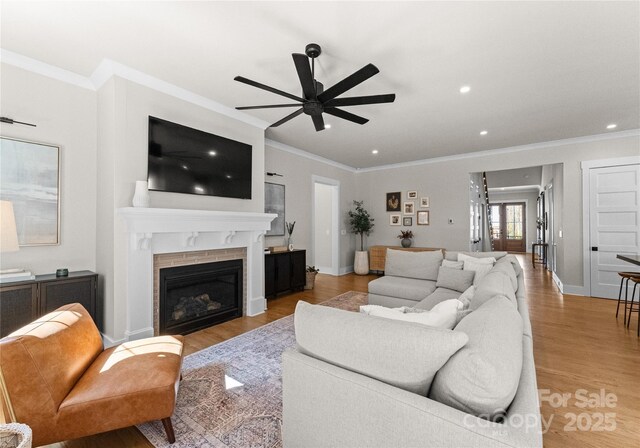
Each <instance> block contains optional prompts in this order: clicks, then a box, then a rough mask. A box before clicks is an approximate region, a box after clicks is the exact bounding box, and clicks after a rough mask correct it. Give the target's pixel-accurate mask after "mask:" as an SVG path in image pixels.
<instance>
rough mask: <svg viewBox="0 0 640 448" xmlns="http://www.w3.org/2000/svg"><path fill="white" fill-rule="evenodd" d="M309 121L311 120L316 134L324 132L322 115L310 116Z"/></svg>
mask: <svg viewBox="0 0 640 448" xmlns="http://www.w3.org/2000/svg"><path fill="white" fill-rule="evenodd" d="M311 119H312V120H313V125H314V126H315V127H316V132H317V131H324V119H323V118H322V114H320V115H311Z"/></svg>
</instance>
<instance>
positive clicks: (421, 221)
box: [418, 210, 429, 226]
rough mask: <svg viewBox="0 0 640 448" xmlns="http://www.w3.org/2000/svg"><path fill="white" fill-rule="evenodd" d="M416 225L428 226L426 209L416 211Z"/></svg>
mask: <svg viewBox="0 0 640 448" xmlns="http://www.w3.org/2000/svg"><path fill="white" fill-rule="evenodd" d="M418 225H419V226H428V225H429V212H428V211H426V210H421V211H419V212H418Z"/></svg>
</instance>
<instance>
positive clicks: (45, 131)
mask: <svg viewBox="0 0 640 448" xmlns="http://www.w3.org/2000/svg"><path fill="white" fill-rule="evenodd" d="M1 70H2V77H1V81H0V82H1V84H0V90H1V92H2V95H1V97H0V109H1V114H2V116H3V117H9V118H13V119H14V120H19V121H25V122H29V123H34V124H36V125H37V127H35V128H34V127H31V126H23V125H18V124H13V125H10V124H5V123H2V124H0V134H1V135H2V136H3V137H11V138H17V139H22V140H28V141H33V142H38V143H47V144H52V145H56V146H59V147H60V230H61V237H60V245H58V246H41V247H23V248H21V249H20V251H18V252H13V253H4V254H2V260H1V261H2V263H1V264H2V268H12V267H23V268H28V269H30V270H31V271H32V272H34V273H35V274H47V273H53V272H55V270H56V268H63V267H66V268H68V269H69V270H71V271H78V270H84V269H88V270H95V269H96V231H95V227H96V200H95V198H96V94H95V92H93V91H91V90H87V89H83V88H80V87H76V86H73V85H71V84H66V83H63V82H60V81H56V80H54V79H51V78H47V77H44V76H41V75H37V74H35V73H32V72H28V71H25V70H22V69H19V68H16V67H14V66H11V65H7V64H2V68H1Z"/></svg>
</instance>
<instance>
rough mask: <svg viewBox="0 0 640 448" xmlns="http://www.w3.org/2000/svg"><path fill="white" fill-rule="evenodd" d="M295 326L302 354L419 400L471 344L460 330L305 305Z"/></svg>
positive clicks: (300, 304)
mask: <svg viewBox="0 0 640 448" xmlns="http://www.w3.org/2000/svg"><path fill="white" fill-rule="evenodd" d="M294 327H295V333H296V342H297V343H298V350H299V351H300V352H301V353H304V354H306V355H308V356H312V357H314V358H317V359H320V360H323V361H325V362H328V363H331V364H334V365H336V366H340V367H342V368H345V369H348V370H351V371H353V372H356V373H360V374H361V375H366V376H369V377H371V378H375V379H377V380H379V381H382V382H384V383H387V384H390V385H392V386H395V387H398V388H400V389H403V390H406V391H409V392H413V393H417V394H421V395H423V396H425V395H426V394H427V392H428V391H429V388H430V387H431V382H432V381H433V377H434V376H435V374H436V372H437V371H438V370H440V368H441V367H442V366H443V365H444V363H446V362H447V360H448V359H449V358H450V357H451V355H453V354H454V353H455V352H457V351H458V350H460V348H461V347H463V346H464V345H465V344H466V343H467V341H468V340H469V338H468V337H467V335H466V334H464V333H462V332H458V331H452V330H444V329H442V328H434V327H428V326H426V325H417V324H414V323H410V322H399V321H395V320H391V319H381V318H378V317H369V316H364V315H362V314H359V313H353V312H351V311H345V310H339V309H336V308H331V307H328V306H322V305H311V304H309V303H306V302H303V301H299V302H298V305H297V306H296V311H295V314H294Z"/></svg>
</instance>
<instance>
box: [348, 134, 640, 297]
mask: <svg viewBox="0 0 640 448" xmlns="http://www.w3.org/2000/svg"><path fill="white" fill-rule="evenodd" d="M639 152H640V137H638V136H631V137H621V138H618V139H611V140H594V141H590V142H580V143H571V144H565V145H557V146H549V147H544V148H539V149H532V150H523V151H517V152H512V153H505V154H496V155H483V156H479V157H473V158H467V159H460V160H454V161H442V162H438V161H435V162H432V163H427V164H416V165H413V166H408V167H398V168H389V169H383V170H376V171H367V172H361V173H359V174H357V177H358V190H359V191H360V196H361V197H362V198H363V199H364V200H365V203H366V204H367V205H368V207H369V210H370V211H371V212H372V214H373V216H374V218H375V219H376V223H377V226H376V229H375V232H374V233H373V235H372V236H371V238H370V240H369V244H370V245H371V244H390V245H397V244H398V241H397V238H396V235H397V233H398V227H391V226H389V225H388V215H389V214H388V213H387V212H386V211H385V208H384V201H385V193H386V192H391V191H402V192H403V194H406V192H407V190H418V191H419V196H420V195H427V196H430V198H431V207H430V210H431V216H430V218H431V225H430V226H427V227H423V226H414V227H412V230H414V233H415V234H416V238H415V245H416V246H436V247H445V248H448V249H453V250H465V249H466V248H467V247H468V240H469V224H468V214H469V196H468V194H469V193H468V189H469V173H471V172H478V171H480V172H481V171H492V170H496V168H497V167H500V168H501V169H513V168H523V167H528V166H533V165H545V164H555V163H563V164H564V165H563V166H562V173H557V176H556V182H555V183H554V185H556V184H557V186H558V187H560V188H561V190H560V191H562V195H561V194H559V191H558V190H557V191H556V196H557V197H563V199H562V201H558V200H557V201H556V206H557V207H558V210H559V213H556V216H557V217H559V218H560V219H561V221H560V222H562V225H563V231H564V235H563V238H561V239H559V240H558V275H559V276H560V278H561V280H562V281H563V283H564V284H565V285H571V286H574V287H581V286H582V285H583V280H582V250H583V248H582V171H581V169H580V162H581V161H583V160H597V159H605V158H612V157H628V156H637V155H638V153H639ZM554 188H556V187H555V186H554ZM565 204H566V206H565ZM448 218H453V219H454V224H448V223H447V219H448Z"/></svg>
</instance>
